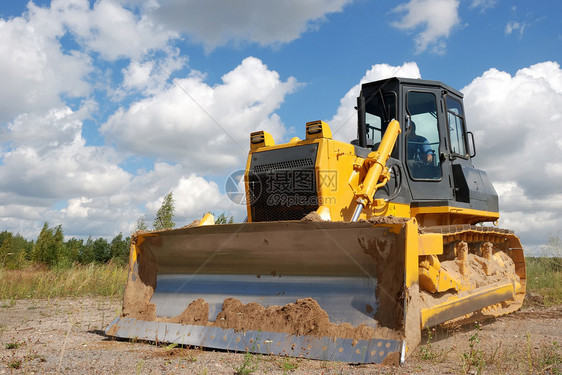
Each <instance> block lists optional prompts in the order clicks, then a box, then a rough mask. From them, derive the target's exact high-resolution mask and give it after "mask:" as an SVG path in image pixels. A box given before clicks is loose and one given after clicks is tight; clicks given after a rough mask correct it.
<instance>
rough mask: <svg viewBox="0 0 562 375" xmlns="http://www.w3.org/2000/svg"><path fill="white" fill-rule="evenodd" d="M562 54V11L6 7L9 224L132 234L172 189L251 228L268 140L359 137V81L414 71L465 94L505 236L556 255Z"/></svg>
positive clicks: (546, 7)
mask: <svg viewBox="0 0 562 375" xmlns="http://www.w3.org/2000/svg"><path fill="white" fill-rule="evenodd" d="M561 51H562V3H560V2H559V1H542V2H529V1H522V0H521V1H502V0H403V1H384V0H380V1H367V0H354V1H353V0H310V1H306V2H303V1H297V0H292V1H290V0H288V1H259V0H238V1H219V0H215V1H205V2H198V1H180V0H151V1H140V0H98V1H87V0H54V1H35V2H29V3H25V2H3V3H2V4H1V5H0V54H1V55H2V59H0V74H1V75H2V81H3V84H2V85H1V87H0V124H1V125H0V229H1V230H10V231H13V232H19V233H21V234H23V235H24V236H26V237H28V238H35V237H36V236H37V234H38V232H39V231H40V229H41V227H42V225H43V222H45V221H48V222H49V223H50V224H51V225H58V224H62V226H63V229H64V231H65V235H66V236H67V237H72V236H76V237H87V236H89V235H92V236H95V237H97V236H107V237H112V236H115V235H116V234H118V233H119V232H123V233H125V234H128V233H130V232H131V231H132V230H133V229H134V226H135V223H136V221H137V219H138V218H139V217H140V216H141V215H145V216H146V219H147V222H149V223H150V222H152V218H153V217H154V214H155V212H156V210H157V209H158V207H159V206H160V203H161V200H162V198H163V196H164V195H165V194H167V193H168V192H169V191H170V190H174V196H175V198H176V202H177V210H176V222H177V223H178V224H180V225H182V224H184V223H189V222H190V221H192V220H193V219H196V218H199V217H200V216H201V215H202V214H203V213H204V212H206V211H214V212H223V211H226V212H227V213H229V214H231V215H234V216H235V217H236V218H237V219H238V220H242V219H243V218H244V209H243V207H240V206H237V205H235V204H233V203H232V202H230V201H229V200H228V198H227V197H226V195H225V192H224V182H225V179H226V176H228V175H229V174H230V173H231V172H233V171H236V170H237V169H240V168H243V166H244V164H245V157H246V154H247V144H248V135H249V133H250V132H251V131H255V130H259V129H264V130H268V131H270V132H271V133H272V134H273V135H274V136H275V138H276V140H277V142H282V141H287V140H288V139H290V138H291V137H293V136H295V135H296V136H301V137H302V136H303V132H304V131H303V129H304V124H305V123H306V122H307V121H311V120H316V119H322V120H324V121H327V122H329V123H330V124H331V126H332V128H333V129H340V128H341V129H340V131H338V132H337V133H338V134H337V137H338V138H339V139H341V140H345V141H349V140H350V139H351V138H353V134H354V132H355V121H354V120H352V121H349V122H348V123H346V121H347V120H348V119H349V118H350V117H352V116H353V101H354V97H355V96H356V95H357V93H358V84H359V83H360V82H361V81H368V80H374V79H379V78H385V77H388V76H390V75H401V76H408V77H420V76H421V77H422V78H425V79H434V80H440V81H443V82H445V83H447V84H448V85H450V86H452V87H455V88H457V89H459V90H462V91H463V92H464V93H465V95H466V96H465V107H466V111H467V120H468V127H469V128H470V130H472V131H473V133H474V134H475V138H476V143H477V144H476V147H477V152H478V154H477V157H476V158H475V160H474V163H475V165H476V166H477V167H479V168H481V169H484V170H486V171H487V172H488V175H489V177H490V178H491V179H492V181H493V183H494V186H495V187H496V189H497V190H498V193H499V194H500V209H501V213H502V218H501V220H500V225H501V226H503V227H507V228H510V229H514V230H515V231H516V233H517V234H518V235H519V236H520V237H521V239H522V242H523V243H524V244H525V246H526V247H527V248H528V249H530V251H534V252H540V251H541V246H542V245H544V244H545V243H546V242H547V239H548V236H550V235H554V236H556V235H559V234H560V230H561V229H562V158H561V157H560V154H561V152H562V130H561V125H562V70H561V68H560V61H561ZM342 124H345V125H342ZM221 128H222V129H221ZM223 130H224V131H226V134H225V132H224V131H223Z"/></svg>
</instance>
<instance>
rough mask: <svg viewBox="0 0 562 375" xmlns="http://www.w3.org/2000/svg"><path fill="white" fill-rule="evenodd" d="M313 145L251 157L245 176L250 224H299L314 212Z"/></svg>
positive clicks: (314, 177)
mask: <svg viewBox="0 0 562 375" xmlns="http://www.w3.org/2000/svg"><path fill="white" fill-rule="evenodd" d="M316 152H317V145H316V144H311V145H304V146H298V147H290V148H286V149H278V150H272V151H266V152H261V153H255V154H254V155H253V157H252V163H251V165H250V171H251V172H252V173H250V174H249V181H248V182H249V188H250V195H251V197H252V199H251V212H252V221H254V222H259V221H283V220H300V219H302V218H303V217H304V216H306V215H307V214H308V213H310V212H311V211H315V210H317V209H318V194H317V187H316V176H315V170H314V166H315V160H316Z"/></svg>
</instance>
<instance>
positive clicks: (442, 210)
mask: <svg viewBox="0 0 562 375" xmlns="http://www.w3.org/2000/svg"><path fill="white" fill-rule="evenodd" d="M428 214H440V215H442V214H455V215H463V216H479V217H485V218H489V219H494V220H496V219H499V217H500V214H499V212H493V211H482V210H474V209H472V208H461V207H449V206H434V207H412V216H417V215H428Z"/></svg>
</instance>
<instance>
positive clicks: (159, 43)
mask: <svg viewBox="0 0 562 375" xmlns="http://www.w3.org/2000/svg"><path fill="white" fill-rule="evenodd" d="M50 13H51V14H50V16H51V17H54V18H60V20H61V22H63V23H64V25H65V26H66V27H68V29H69V30H70V32H71V33H72V34H73V35H74V36H75V37H76V38H77V39H78V40H79V42H80V44H82V45H84V46H85V47H86V48H87V49H88V50H90V51H93V52H98V53H100V54H101V56H102V57H103V58H104V59H107V60H110V61H111V60H116V59H118V58H123V57H124V58H131V59H137V60H138V59H140V58H141V57H142V56H144V55H145V54H147V53H148V52H150V51H153V50H164V49H167V48H168V42H169V41H170V40H171V39H174V38H177V37H178V35H177V34H176V33H175V32H172V31H169V30H166V29H164V28H163V27H162V26H159V25H157V24H155V23H154V22H153V21H152V20H151V19H150V18H149V17H148V16H146V15H142V14H141V15H136V14H134V13H133V12H132V11H130V10H128V9H126V8H124V7H123V6H121V5H120V4H119V3H118V2H117V1H115V0H98V1H96V2H95V3H94V5H93V7H92V8H91V9H90V3H89V1H88V0H54V1H53V2H52V3H51V8H50Z"/></svg>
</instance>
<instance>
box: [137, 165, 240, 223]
mask: <svg viewBox="0 0 562 375" xmlns="http://www.w3.org/2000/svg"><path fill="white" fill-rule="evenodd" d="M170 191H173V197H174V202H175V212H174V213H175V216H174V217H175V222H176V225H177V226H182V225H185V224H189V223H190V222H191V221H193V220H195V219H200V218H201V217H202V216H203V214H205V213H206V212H214V213H216V214H220V213H222V212H229V215H234V214H236V215H237V216H239V217H242V218H243V215H245V211H246V208H245V207H242V206H237V205H235V204H233V203H232V202H231V201H230V200H229V199H228V197H227V196H226V195H224V194H221V193H220V188H219V186H218V185H217V183H216V182H213V181H208V180H206V179H204V178H203V177H201V176H197V175H195V174H190V175H189V176H187V177H185V176H182V177H180V178H179V180H178V181H177V183H176V184H175V186H173V187H172V188H171V189H170ZM163 199H164V196H163V195H162V196H160V197H158V199H156V200H154V201H151V202H149V203H147V204H146V208H147V211H148V212H150V213H152V214H155V213H156V211H158V209H159V208H160V206H161V205H162V201H163Z"/></svg>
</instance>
